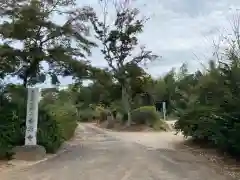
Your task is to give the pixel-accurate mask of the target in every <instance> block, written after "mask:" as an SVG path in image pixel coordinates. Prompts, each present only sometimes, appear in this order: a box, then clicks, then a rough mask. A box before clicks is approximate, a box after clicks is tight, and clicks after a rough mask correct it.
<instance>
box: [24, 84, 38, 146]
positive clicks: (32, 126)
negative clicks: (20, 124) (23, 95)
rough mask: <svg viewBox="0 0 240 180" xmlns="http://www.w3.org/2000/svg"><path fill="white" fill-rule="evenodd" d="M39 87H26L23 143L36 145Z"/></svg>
mask: <svg viewBox="0 0 240 180" xmlns="http://www.w3.org/2000/svg"><path fill="white" fill-rule="evenodd" d="M38 102H39V88H28V97H27V117H26V133H25V145H26V146H36V145H37V124H38Z"/></svg>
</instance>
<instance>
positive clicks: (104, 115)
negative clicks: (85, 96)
mask: <svg viewBox="0 0 240 180" xmlns="http://www.w3.org/2000/svg"><path fill="white" fill-rule="evenodd" d="M96 112H97V113H98V114H99V120H100V122H103V121H106V120H107V116H108V113H109V112H110V111H109V110H108V109H105V108H104V107H102V106H97V107H96Z"/></svg>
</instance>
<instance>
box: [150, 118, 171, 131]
mask: <svg viewBox="0 0 240 180" xmlns="http://www.w3.org/2000/svg"><path fill="white" fill-rule="evenodd" d="M152 127H153V129H154V130H155V131H169V130H170V127H169V126H168V124H167V123H166V122H165V121H164V120H163V119H159V120H157V121H155V122H154V124H153V126H152Z"/></svg>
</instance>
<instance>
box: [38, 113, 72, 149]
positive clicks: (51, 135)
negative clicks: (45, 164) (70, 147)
mask: <svg viewBox="0 0 240 180" xmlns="http://www.w3.org/2000/svg"><path fill="white" fill-rule="evenodd" d="M38 121H39V123H38V134H37V140H38V144H39V145H42V146H44V147H45V148H46V151H47V152H48V153H55V152H56V151H57V150H58V149H59V147H60V146H61V144H62V143H63V141H64V139H66V136H67V135H68V134H67V133H68V132H69V130H66V129H67V128H68V126H66V127H67V128H65V129H62V127H63V125H66V123H62V122H61V123H62V124H61V123H59V122H58V121H56V120H55V118H54V117H53V116H51V115H50V114H49V113H48V112H46V111H45V110H42V109H40V111H39V120H38ZM66 132H67V133H66Z"/></svg>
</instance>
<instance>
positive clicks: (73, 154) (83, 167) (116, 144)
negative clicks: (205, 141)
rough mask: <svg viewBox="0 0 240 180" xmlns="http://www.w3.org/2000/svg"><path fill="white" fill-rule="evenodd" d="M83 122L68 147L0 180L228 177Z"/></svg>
mask: <svg viewBox="0 0 240 180" xmlns="http://www.w3.org/2000/svg"><path fill="white" fill-rule="evenodd" d="M128 137H130V136H126V134H124V133H123V134H121V133H118V134H116V133H107V134H105V133H103V132H102V131H99V130H98V129H95V128H93V126H92V125H83V128H82V129H81V130H79V131H78V134H77V137H76V139H75V141H73V142H72V145H73V146H72V147H70V146H69V147H68V148H67V151H66V152H64V153H62V154H60V155H58V156H56V157H54V158H52V159H50V160H48V161H45V162H42V163H39V164H37V165H34V166H31V167H28V168H24V169H20V170H15V171H13V172H8V173H1V174H0V179H1V180H17V179H20V180H22V179H24V180H66V179H69V180H70V179H71V180H212V179H218V180H230V179H229V178H228V177H225V176H223V175H220V174H217V173H216V172H215V171H214V170H212V169H211V168H209V167H208V166H206V164H205V162H204V160H201V159H195V158H194V157H193V156H191V155H189V154H187V153H186V152H178V151H175V150H174V149H171V148H167V149H163V148H161V147H160V146H159V147H158V148H155V149H154V148H153V149H149V148H147V147H146V146H145V145H144V143H143V142H142V143H138V144H137V143H135V140H136V138H135V139H134V138H133V137H132V139H131V138H129V139H130V140H129V139H128Z"/></svg>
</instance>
